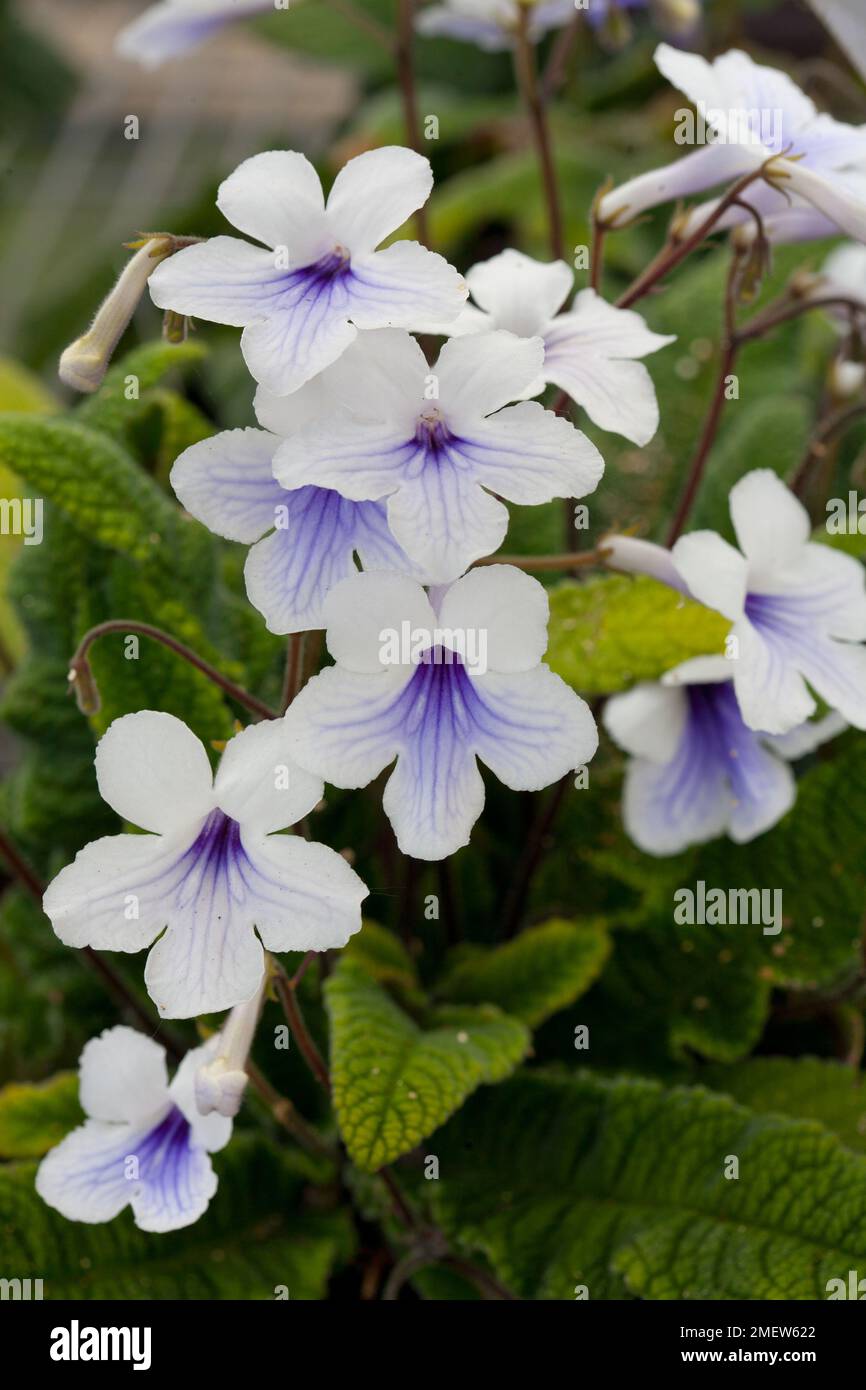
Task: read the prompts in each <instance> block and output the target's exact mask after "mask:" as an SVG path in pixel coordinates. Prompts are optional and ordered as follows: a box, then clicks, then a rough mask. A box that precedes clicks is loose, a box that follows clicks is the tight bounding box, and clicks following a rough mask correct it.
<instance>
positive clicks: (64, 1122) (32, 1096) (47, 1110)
mask: <svg viewBox="0 0 866 1390" xmlns="http://www.w3.org/2000/svg"><path fill="white" fill-rule="evenodd" d="M83 1119H84V1115H83V1112H82V1109H81V1106H80V1105H79V1103H78V1076H77V1074H76V1073H75V1072H74V1071H64V1072H60V1073H59V1074H58V1075H57V1076H52V1078H51V1080H50V1081H42V1082H39V1083H37V1084H36V1085H30V1084H27V1083H23V1084H22V1083H19V1082H15V1081H10V1082H9V1084H8V1086H4V1087H3V1089H2V1090H0V1158H41V1157H42V1155H43V1154H46V1153H47V1152H48V1150H49V1149H53V1148H54V1145H55V1144H59V1142H60V1140H61V1139H62V1138H63V1137H64V1135H66V1134H68V1133H69V1131H70V1130H71V1129H74V1128H75V1126H76V1125H80V1124H81V1123H82V1121H83Z"/></svg>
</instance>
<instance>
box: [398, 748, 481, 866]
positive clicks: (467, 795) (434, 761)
mask: <svg viewBox="0 0 866 1390" xmlns="http://www.w3.org/2000/svg"><path fill="white" fill-rule="evenodd" d="M382 806H383V807H384V810H385V814H386V816H387V817H388V819H389V821H390V822H391V825H392V826H393V829H394V834H395V835H396V837H397V844H398V846H399V848H400V850H401V852H402V853H403V854H409V855H411V856H412V858H413V859H446V858H447V857H448V855H449V854H455V853H456V852H457V850H458V849H462V848H463V846H464V845H468V843H469V837H470V835H471V833H472V827H473V825H474V824H475V822H476V821H477V819H478V817H479V816H480V815H481V812H482V811H483V810H484V782H483V780H482V777H481V773H480V772H479V771H478V764H477V762H476V759H475V755H474V754H473V753H472V752H471V750H470V749H468V748H467V747H466V746H465V745H464V744H463V743H462V742H461V741H460V739H459V738H455V737H454V736H453V732H452V731H451V730H449V729H447V728H444V729H443V730H442V734H441V737H438V738H437V739H436V741H435V743H434V744H431V743H429V742H428V741H427V740H425V739H417V740H414V741H413V742H412V743H411V744H409V745H408V747H407V748H405V749H404V750H403V751H402V752H401V754H400V756H399V758H398V759H397V766H396V767H395V769H394V771H393V772H392V773H391V776H390V777H389V778H388V782H387V784H386V786H385V792H384V795H383V797H382Z"/></svg>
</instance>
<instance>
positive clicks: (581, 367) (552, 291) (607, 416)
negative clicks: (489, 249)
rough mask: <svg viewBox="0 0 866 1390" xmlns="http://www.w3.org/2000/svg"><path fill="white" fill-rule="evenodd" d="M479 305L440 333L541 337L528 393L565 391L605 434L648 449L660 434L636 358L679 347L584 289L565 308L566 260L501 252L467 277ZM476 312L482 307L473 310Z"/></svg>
mask: <svg viewBox="0 0 866 1390" xmlns="http://www.w3.org/2000/svg"><path fill="white" fill-rule="evenodd" d="M466 283H467V284H468V286H469V290H470V293H471V295H472V298H473V299H474V301H475V304H474V305H467V307H466V308H465V309H464V310H463V311H462V313H461V314H460V315H459V316H458V317H457V318H456V319H455V320H454V323H452V324H450V325H443V327H442V332H443V333H447V334H450V335H451V336H452V337H454V336H458V335H459V336H462V335H464V334H468V333H477V332H484V331H489V330H491V329H496V328H504V329H506V330H507V331H508V332H511V333H515V334H517V336H518V337H520V338H534V337H539V338H541V340H542V342H543V343H544V364H543V367H542V370H541V378H540V380H539V381H536V382H533V383H532V386H531V388H530V391H529V394H530V395H536V394H537V393H538V391H540V390H541V389H543V387H544V386H545V385H547V384H548V383H551V384H552V385H554V386H559V387H561V389H562V390H563V391H567V392H568V394H569V396H571V398H572V400H573V401H576V402H577V404H578V405H580V406H582V407H583V409H584V410H585V411H586V413H587V415H588V416H589V418H590V419H591V420H592V421H593V423H594V424H596V425H598V426H599V427H600V428H601V429H604V430H611V431H613V432H614V433H615V434H622V435H625V437H626V439H630V440H631V441H632V443H634V444H641V445H643V444H648V443H649V441H650V440H651V439H652V437H653V435H654V434H655V432H656V430H657V429H658V423H659V408H658V401H657V400H656V393H655V387H654V386H653V383H652V377H651V376H650V374H649V372H648V371H647V369H646V367H644V366H643V364H642V363H641V362H638V361H635V359H636V358H638V357H646V356H648V355H649V353H651V352H658V350H659V348H663V347H666V346H667V344H668V343H672V342H674V341H675V339H674V338H673V337H668V336H664V335H662V334H661V333H653V332H651V331H650V329H648V328H647V326H646V323H645V322H644V320H643V319H642V318H641V316H640V314H637V313H635V312H634V310H631V309H617V308H615V307H614V305H612V304H608V303H606V302H605V300H603V299H602V298H601V297H600V296H599V295H598V294H596V292H595V290H592V289H586V290H581V291H580V292H579V293H578V295H577V297H576V298H575V301H574V304H573V306H572V308H571V309H570V310H568V312H567V313H564V314H561V313H559V310H560V309H561V308H562V306H563V304H564V303H565V301H566V299H567V298H568V296H569V294H570V293H571V289H572V286H573V283H574V273H573V271H572V270H571V269H570V268H569V266H567V265H566V263H565V261H552V262H550V263H548V264H543V263H542V262H541V261H534V260H533V259H532V257H531V256H524V255H523V253H522V252H521V251H512V250H508V251H502V252H500V254H499V255H498V256H493V257H492V258H491V259H490V260H489V261H481V262H480V263H479V264H478V265H474V266H473V267H472V269H471V270H470V271H469V272H468V274H467V276H466ZM476 306H477V307H476Z"/></svg>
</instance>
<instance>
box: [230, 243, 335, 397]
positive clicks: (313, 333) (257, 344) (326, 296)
mask: <svg viewBox="0 0 866 1390" xmlns="http://www.w3.org/2000/svg"><path fill="white" fill-rule="evenodd" d="M351 312H352V311H351V307H350V296H349V290H348V286H347V284H346V283H340V282H339V280H337V279H336V277H335V278H334V279H333V280H328V279H327V278H326V277H324V278H318V277H317V276H316V273H315V271H313V272H310V273H309V274H308V272H307V271H306V270H301V271H298V272H297V274H296V275H295V276H287V274H286V272H285V271H283V272H282V278H281V280H280V282H279V284H275V285H274V287H273V291H272V293H271V294H270V296H269V298H268V300H267V302H265V303H264V304H263V305H262V306H261V309H260V313H259V315H258V318H257V320H256V321H255V322H252V321H250V320H247V321H246V322H247V324H248V326H247V327H246V328H245V329H244V331H243V333H242V334H241V352H242V354H243V358H244V361H245V362H246V364H247V367H248V368H249V370H250V373H251V375H252V376H253V377H255V379H256V381H258V382H259V383H260V384H261V385H263V386H266V387H267V388H268V390H269V391H273V392H275V393H276V395H278V396H284V395H288V394H289V393H290V392H292V391H297V390H298V389H299V387H302V386H304V385H306V383H307V382H308V381H309V380H310V379H311V378H312V377H314V376H316V375H317V374H318V373H319V372H322V371H324V369H325V368H326V367H329V366H330V365H331V363H332V362H336V360H337V358H338V357H340V356H341V355H342V353H344V352H345V351H346V348H348V347H349V346H350V345H351V344H352V343H353V342H354V341H355V339H356V337H357V336H358V331H357V329H356V328H355V327H353V325H352V324H351V323H350V322H349V318H350V315H351Z"/></svg>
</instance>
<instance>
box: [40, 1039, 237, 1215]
mask: <svg viewBox="0 0 866 1390" xmlns="http://www.w3.org/2000/svg"><path fill="white" fill-rule="evenodd" d="M209 1047H210V1044H205V1046H204V1047H197V1048H195V1049H194V1050H193V1051H192V1052H188V1053H187V1054H186V1056H185V1057H184V1059H183V1061H182V1062H181V1064H180V1066H179V1067H178V1069H177V1073H176V1074H175V1077H174V1080H173V1081H172V1082H171V1083H170V1084H169V1080H168V1075H167V1072H166V1066H165V1051H164V1049H163V1048H162V1047H160V1046H159V1044H158V1043H156V1042H154V1040H153V1039H152V1038H147V1037H145V1036H144V1034H143V1033H137V1032H136V1031H135V1029H134V1028H126V1027H124V1026H123V1025H122V1024H121V1025H119V1026H118V1027H116V1028H108V1029H106V1031H105V1032H104V1033H101V1034H100V1035H99V1037H98V1038H92V1039H91V1040H90V1042H89V1043H87V1044H86V1046H85V1048H84V1051H83V1052H82V1054H81V1061H80V1065H79V1076H80V1092H79V1094H80V1098H81V1106H82V1109H83V1110H84V1112H85V1114H86V1115H87V1117H88V1118H87V1119H86V1120H85V1122H84V1124H83V1125H81V1126H79V1128H78V1129H74V1130H73V1131H72V1133H71V1134H68V1135H67V1136H66V1138H65V1139H63V1140H61V1142H60V1143H59V1144H58V1145H57V1147H56V1148H54V1149H52V1150H51V1152H50V1153H49V1154H48V1155H47V1156H46V1157H45V1158H44V1159H43V1160H42V1162H41V1163H40V1165H39V1171H38V1173H37V1174H36V1191H37V1192H38V1193H39V1195H40V1197H41V1198H42V1200H43V1201H45V1202H47V1203H48V1205H49V1206H51V1207H54V1208H55V1209H56V1210H57V1211H59V1212H60V1213H61V1215H62V1216H65V1217H66V1218H67V1220H69V1221H87V1222H91V1223H93V1222H98V1221H110V1220H111V1219H112V1217H115V1216H117V1215H118V1213H119V1212H121V1211H123V1209H124V1207H126V1206H131V1207H132V1212H133V1216H134V1217H135V1224H136V1225H137V1226H139V1227H140V1228H141V1230H143V1231H176V1230H178V1229H179V1227H181V1226H189V1225H191V1224H192V1222H193V1221H197V1220H198V1218H199V1217H200V1216H202V1215H203V1214H204V1212H205V1211H206V1209H207V1206H208V1203H209V1202H210V1199H211V1197H212V1196H213V1195H214V1193H215V1192H216V1189H217V1178H216V1174H215V1173H214V1170H213V1165H212V1164H211V1161H210V1158H209V1157H208V1155H209V1154H210V1153H214V1152H215V1151H216V1150H217V1149H222V1148H224V1147H225V1145H226V1144H227V1143H228V1141H229V1139H230V1138H231V1132H232V1122H231V1120H230V1119H224V1118H223V1116H221V1115H210V1116H208V1117H207V1118H205V1116H203V1115H201V1114H199V1112H198V1110H197V1108H196V1104H195V1099H194V1096H193V1078H194V1076H195V1073H196V1070H197V1068H198V1067H199V1066H200V1065H201V1063H202V1060H203V1059H204V1057H205V1056H206V1055H207V1053H208V1050H209Z"/></svg>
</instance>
